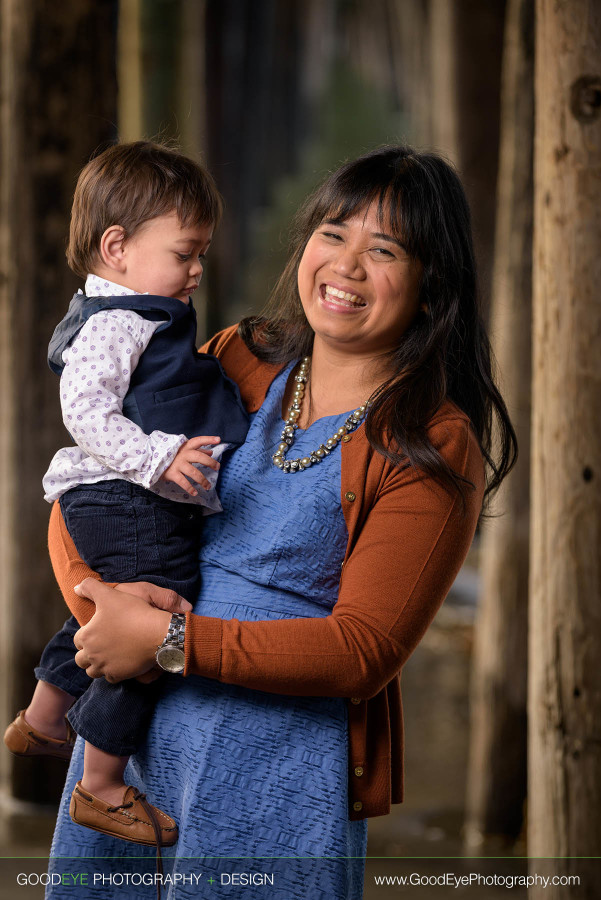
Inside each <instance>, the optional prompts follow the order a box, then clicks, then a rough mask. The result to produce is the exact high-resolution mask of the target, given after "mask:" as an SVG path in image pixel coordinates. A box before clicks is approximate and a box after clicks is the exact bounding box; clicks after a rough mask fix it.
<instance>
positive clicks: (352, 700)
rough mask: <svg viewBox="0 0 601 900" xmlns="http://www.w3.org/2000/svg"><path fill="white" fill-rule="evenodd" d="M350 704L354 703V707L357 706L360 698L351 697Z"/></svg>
mask: <svg viewBox="0 0 601 900" xmlns="http://www.w3.org/2000/svg"><path fill="white" fill-rule="evenodd" d="M351 703H354V704H355V706H358V704H359V703H361V697H351Z"/></svg>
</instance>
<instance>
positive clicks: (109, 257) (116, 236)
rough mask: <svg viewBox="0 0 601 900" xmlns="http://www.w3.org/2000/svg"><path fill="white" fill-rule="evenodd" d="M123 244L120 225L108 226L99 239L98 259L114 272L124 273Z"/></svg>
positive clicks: (122, 232)
mask: <svg viewBox="0 0 601 900" xmlns="http://www.w3.org/2000/svg"><path fill="white" fill-rule="evenodd" d="M124 242H125V231H124V229H123V228H122V226H121V225H110V226H109V227H108V228H107V229H106V231H105V232H104V234H103V235H102V237H101V238H100V258H101V259H102V262H103V263H104V265H105V266H108V267H109V269H113V270H114V271H115V272H124V271H125V256H124V253H123V249H124V248H123V245H124Z"/></svg>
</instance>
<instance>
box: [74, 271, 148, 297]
mask: <svg viewBox="0 0 601 900" xmlns="http://www.w3.org/2000/svg"><path fill="white" fill-rule="evenodd" d="M84 293H85V295H86V297H130V296H131V295H132V294H139V293H140V291H132V289H131V288H126V287H123V285H122V284H115V282H114V281H107V280H106V278H100V277H99V276H98V275H88V277H87V278H86V283H85V287H84ZM146 293H148V291H146Z"/></svg>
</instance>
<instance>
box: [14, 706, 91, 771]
mask: <svg viewBox="0 0 601 900" xmlns="http://www.w3.org/2000/svg"><path fill="white" fill-rule="evenodd" d="M65 722H66V724H67V737H66V738H65V739H64V740H62V741H59V740H57V739H56V738H52V737H49V736H48V735H47V734H42V732H41V731H36V730H35V728H32V727H31V725H30V724H29V722H27V721H26V720H25V710H24V709H22V710H21V711H20V713H18V715H17V718H16V719H15V721H14V722H11V724H10V725H9V726H8V728H7V729H6V731H5V732H4V743H5V744H6V746H7V747H8V749H9V750H10V752H11V753H14V754H15V756H54V757H56V759H65V760H67V762H68V761H69V760H70V759H71V754H72V753H73V745H74V744H75V738H76V737H77V735H76V734H75V732H74V731H73V729H72V728H71V726H70V725H69V723H68V722H67V720H66V719H65Z"/></svg>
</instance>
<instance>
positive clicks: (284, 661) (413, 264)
mask: <svg viewBox="0 0 601 900" xmlns="http://www.w3.org/2000/svg"><path fill="white" fill-rule="evenodd" d="M204 349H206V350H207V351H208V352H212V353H215V354H216V355H217V356H218V357H219V358H220V360H221V362H222V364H223V366H224V368H225V370H226V372H227V373H228V374H229V375H230V376H231V377H233V378H234V379H235V380H236V381H237V382H238V384H239V386H240V390H241V395H242V398H243V400H244V401H245V403H246V405H247V408H248V410H249V412H250V413H251V415H252V422H251V428H250V431H249V435H248V439H247V442H246V444H245V445H244V446H243V447H242V448H240V449H239V450H238V451H237V452H236V453H235V454H233V455H232V456H231V458H230V459H229V460H228V461H227V463H226V464H224V465H223V467H222V472H221V483H220V495H221V500H222V503H223V507H224V511H223V513H222V514H221V515H219V516H213V517H210V518H209V520H208V521H207V525H206V529H205V533H204V536H203V544H204V546H203V550H202V554H201V563H200V568H201V577H202V589H201V594H200V597H199V599H198V602H197V604H196V606H195V607H194V614H190V613H188V614H187V615H186V631H185V656H186V668H185V672H184V674H185V675H186V676H188V677H186V678H184V679H178V678H175V677H173V676H170V677H165V678H164V679H163V683H164V684H163V695H162V700H161V701H160V703H159V705H158V706H157V709H156V712H155V716H154V721H153V725H152V728H151V731H150V734H149V737H148V742H147V747H146V750H145V752H142V753H140V754H138V756H137V757H136V758H135V759H134V760H132V762H131V763H130V767H129V768H130V771H129V781H130V783H133V784H134V785H136V786H137V787H139V788H141V789H142V790H144V791H146V792H147V793H148V795H149V799H150V800H151V801H152V802H155V803H156V804H157V805H158V806H159V807H161V808H166V809H169V810H170V811H172V813H173V814H174V816H175V818H176V819H177V821H178V824H179V829H180V840H179V843H178V845H177V848H176V853H177V855H178V857H186V856H196V857H197V856H216V857H226V856H233V855H236V856H255V857H278V858H281V857H286V858H287V863H286V866H285V867H284V868H282V869H278V878H277V880H276V883H275V887H273V888H270V889H269V890H270V894H271V896H278V897H282V898H284V897H285V898H296V897H299V898H300V897H312V898H317V897H321V896H326V895H327V896H334V897H337V898H343V897H344V898H347V897H348V898H358V897H360V896H361V895H362V877H363V860H362V857H363V856H364V854H365V846H366V827H365V818H366V817H367V816H370V815H382V814H385V813H387V812H388V811H389V808H390V803H391V802H400V800H401V799H402V761H401V757H402V714H401V705H400V686H399V679H398V674H399V671H400V669H401V667H402V665H403V663H404V662H405V661H406V659H407V658H408V656H409V655H410V653H411V652H412V651H413V649H414V648H415V646H416V645H417V643H418V642H419V640H420V639H421V637H422V635H423V634H424V632H425V630H426V628H427V627H428V625H429V623H430V622H431V620H432V618H433V616H434V614H435V613H436V610H437V609H438V607H439V606H440V604H441V602H442V600H443V599H444V597H445V595H446V593H447V592H448V590H449V588H450V586H451V584H452V582H453V580H454V578H455V576H456V574H457V571H458V569H459V567H460V566H461V564H462V562H463V560H464V557H465V554H466V553H467V550H468V548H469V545H470V542H471V540H472V537H473V533H474V529H475V526H476V523H477V520H478V516H479V513H480V510H481V505H482V499H483V496H484V495H485V494H486V493H488V492H490V491H491V490H494V488H496V487H497V486H498V484H499V483H500V481H501V480H502V478H503V477H504V476H505V474H506V473H507V472H508V471H509V469H510V468H511V465H512V464H513V460H514V457H515V437H514V434H513V430H512V428H511V425H510V423H509V420H508V417H507V413H506V410H505V406H504V404H503V401H502V399H501V397H500V395H499V393H498V391H497V389H496V388H495V386H494V383H493V381H492V378H491V372H490V360H489V346H488V340H487V338H486V335H485V333H484V330H483V327H482V324H481V322H480V319H479V315H478V309H477V296H476V279H475V267H474V259H473V251H472V242H471V234H470V224H469V212H468V208H467V204H466V201H465V196H464V194H463V190H462V188H461V185H460V183H459V180H458V178H457V176H456V175H455V174H454V172H453V171H452V169H451V168H450V167H449V166H448V165H447V164H446V163H445V162H444V161H442V160H441V159H440V158H439V157H437V156H435V155H433V154H420V153H416V152H414V151H412V150H411V149H409V148H404V147H390V148H384V149H381V150H377V151H375V152H373V153H370V154H368V155H366V156H364V157H361V158H360V159H358V160H356V161H354V162H352V163H349V164H347V165H345V166H343V167H342V168H341V169H339V170H338V171H337V172H336V173H334V174H333V175H332V176H330V177H329V178H328V179H327V180H326V181H325V183H324V184H323V185H322V186H321V187H320V188H319V189H318V190H317V191H316V192H315V193H314V195H313V196H312V197H311V198H310V199H309V200H308V201H307V203H306V204H305V206H304V207H303V208H302V209H301V211H300V213H299V216H298V218H297V222H296V229H295V233H294V237H293V241H292V252H291V257H290V260H289V263H288V265H287V266H286V269H285V270H284V273H283V275H282V277H281V279H280V281H279V283H278V285H277V287H276V289H275V292H274V295H273V297H272V300H271V302H270V305H269V307H268V308H267V310H266V311H265V314H264V315H263V316H262V317H260V318H256V319H250V320H245V321H244V322H243V323H242V324H241V325H240V327H239V329H238V330H236V329H235V328H234V329H227V330H226V331H225V332H222V333H221V334H220V335H218V336H217V337H216V338H214V339H213V341H211V342H209V344H208V346H207V347H206V348H204ZM349 411H350V413H349ZM493 416H495V417H496V420H497V425H498V435H499V438H498V446H499V448H500V449H499V452H498V458H496V459H495V458H493V455H492V449H491V428H492V419H493ZM282 420H284V421H282ZM483 461H484V463H485V464H486V468H487V469H488V474H487V477H485V472H484V469H485V466H484V465H483ZM50 542H51V552H52V553H53V560H54V564H55V569H56V572H57V577H58V580H59V583H60V585H61V588H62V590H63V592H64V594H65V597H66V599H67V602H68V603H69V605H70V606H71V608H72V610H73V611H74V612H75V614H76V615H77V617H78V618H79V620H80V621H82V622H84V621H89V620H90V616H91V614H92V613H93V612H94V607H93V606H92V605H91V604H90V603H89V601H87V600H84V599H81V598H80V597H78V596H77V595H76V594H74V593H73V588H74V587H75V585H77V584H78V582H79V581H80V580H81V579H82V578H83V577H85V575H87V574H90V573H89V570H86V568H85V566H83V564H82V563H81V561H80V560H78V559H77V557H76V554H75V551H74V548H73V545H72V543H71V542H70V539H69V535H68V533H67V532H66V529H65V527H64V524H63V523H62V520H61V519H60V514H59V513H58V511H57V510H55V512H54V514H53V519H52V523H51V533H50ZM341 571H342V574H341ZM126 590H127V591H128V592H129V593H130V594H131V596H130V598H129V602H128V603H127V604H122V603H121V602H119V600H118V598H116V597H115V593H114V592H113V591H112V589H110V588H108V587H105V586H102V585H99V584H98V583H96V582H91V581H88V582H86V583H85V584H84V585H83V587H82V588H81V589H80V590H79V592H80V594H82V593H83V594H85V596H86V597H90V598H92V599H93V600H94V601H95V603H96V614H95V615H94V616H93V618H92V619H91V621H89V624H87V625H86V626H85V627H83V628H82V629H81V630H80V631H79V632H78V634H77V636H76V645H77V646H78V647H79V651H78V654H77V660H78V663H79V664H80V665H81V666H83V667H84V668H86V670H87V672H88V674H89V675H90V676H92V677H96V676H99V675H102V674H104V675H106V676H107V677H109V678H110V679H112V680H119V679H122V678H129V677H134V676H137V675H140V674H142V673H145V672H148V671H149V670H150V669H152V668H153V666H154V663H155V654H156V650H157V646H158V645H160V644H161V643H162V642H163V640H164V638H165V635H166V632H167V628H168V626H169V623H170V619H171V616H170V613H169V612H166V611H165V610H164V609H156V608H153V606H152V605H151V604H152V601H153V598H156V597H158V596H159V593H160V589H158V588H154V587H150V586H148V585H146V586H144V585H142V586H139V585H138V586H136V587H130V586H127V588H126ZM136 595H137V596H136ZM161 599H162V602H163V605H164V601H165V597H162V598H161ZM174 608H175V607H174ZM80 756H81V752H80V751H79V750H77V749H76V752H75V754H74V758H73V761H72V764H71V769H70V773H69V776H68V779H67V785H66V789H65V795H64V799H63V805H62V807H61V812H60V814H59V822H58V827H57V832H56V837H55V843H54V846H53V854H56V855H59V856H62V855H67V854H68V855H70V856H73V855H75V856H120V855H123V854H124V853H126V852H127V845H124V844H123V843H122V842H119V841H111V840H110V839H108V838H106V837H105V836H103V835H96V834H95V833H94V832H92V831H88V830H87V829H81V828H77V827H76V826H71V824H70V822H69V821H68V818H67V810H66V805H65V804H66V802H67V801H66V798H68V797H69V795H70V793H71V791H72V789H73V786H74V784H75V782H76V780H77V778H78V777H80V774H79V773H80V770H81V759H80ZM139 851H140V848H136V852H139ZM306 857H329V858H331V859H330V861H329V862H323V861H322V863H321V864H320V865H313V866H308V865H307V863H306V862H303V859H302V858H306ZM291 858H296V859H291ZM138 862H139V861H138ZM181 865H182V863H181V862H180V861H177V862H176V863H175V871H178V866H181ZM115 867H116V868H117V869H122V865H121V864H115ZM263 868H266V866H264V867H263ZM218 869H219V863H218V862H213V863H211V862H209V861H207V860H204V861H203V865H202V870H203V873H204V874H203V878H204V881H205V882H206V880H207V879H208V878H209V875H210V874H211V873H212V872H213V871H214V872H215V873H217V871H218ZM203 883H204V882H203ZM105 890H106V894H105V895H106V896H107V897H109V896H112V894H111V892H110V889H105ZM115 890H118V889H115ZM136 890H138V891H139V893H136ZM206 890H208V891H209V893H207V896H210V895H211V894H210V889H208V888H207V889H206ZM239 890H240V894H241V895H242V893H241V892H242V891H243V890H245V888H243V887H241V888H240V889H239ZM144 891H146V892H147V891H148V888H143V887H140V888H137V889H136V888H134V887H131V886H130V887H129V888H128V897H129V896H131V897H138V896H140V897H143V896H146V895H147V893H146V894H145V893H144ZM74 893H75V892H74ZM188 895H190V896H192V895H194V896H198V895H199V889H198V888H197V887H195V886H192V887H190V886H186V885H185V884H183V885H182V884H180V885H178V886H175V887H170V893H169V896H170V897H171V896H172V897H177V898H180V897H186V896H188ZM200 895H203V894H202V892H200ZM229 895H230V896H237V893H236V890H235V889H234V888H231V887H230V888H229ZM50 896H60V897H63V896H69V894H68V891H67V890H65V888H64V887H61V889H60V891H59V893H58V894H56V895H55V894H53V893H52V891H50Z"/></svg>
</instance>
